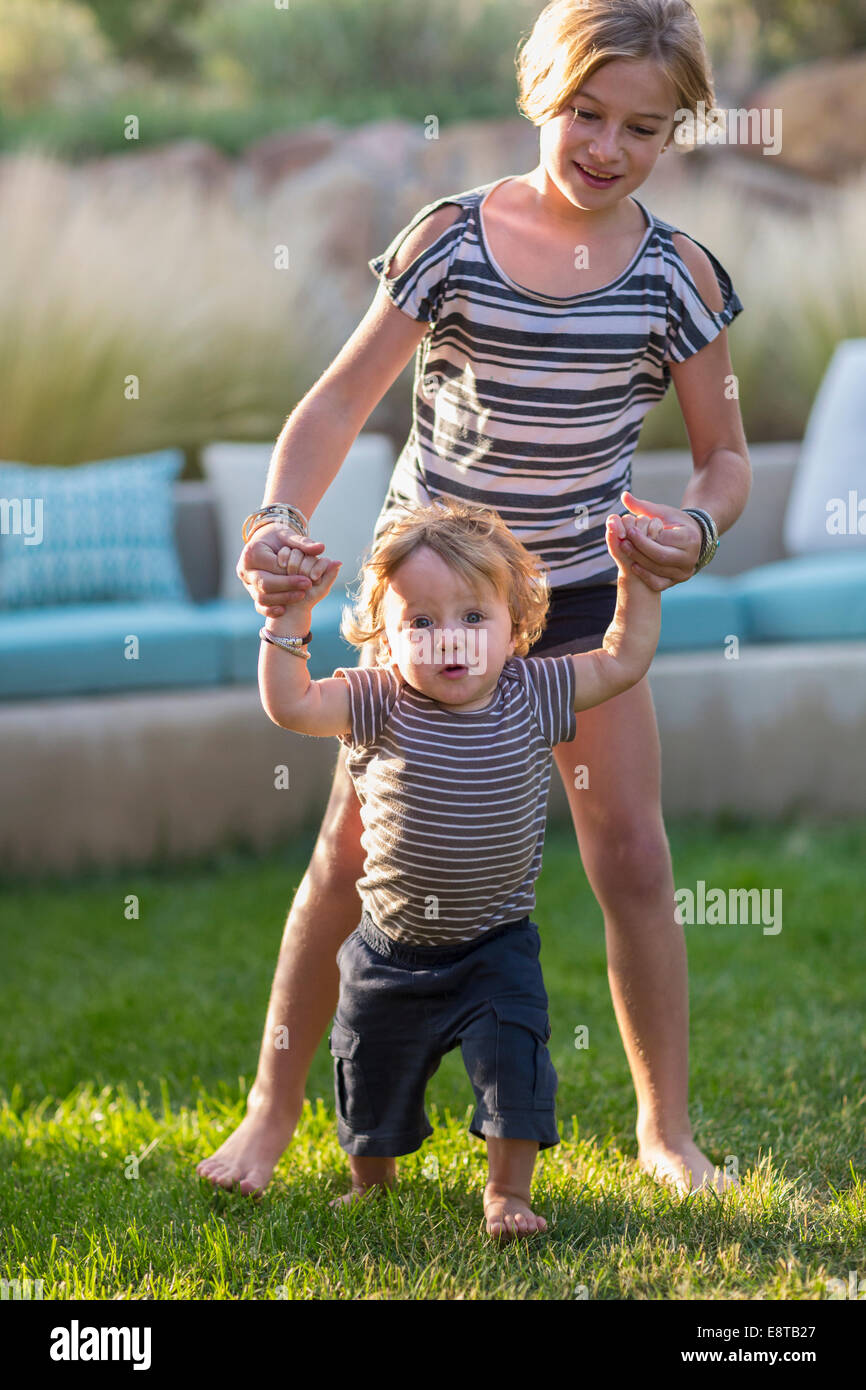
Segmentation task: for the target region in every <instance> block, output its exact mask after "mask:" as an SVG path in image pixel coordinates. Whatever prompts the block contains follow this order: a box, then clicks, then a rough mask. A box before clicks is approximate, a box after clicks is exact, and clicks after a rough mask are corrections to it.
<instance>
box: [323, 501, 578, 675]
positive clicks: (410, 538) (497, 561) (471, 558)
mask: <svg viewBox="0 0 866 1390" xmlns="http://www.w3.org/2000/svg"><path fill="white" fill-rule="evenodd" d="M421 546H427V547H428V548H429V549H430V550H432V551H434V552H435V554H437V555H439V556H441V558H442V559H443V560H444V561H445V562H446V564H447V565H449V566H450V568H451V569H453V570H455V571H456V572H457V573H458V574H459V575H460V577H461V578H462V579H463V580H464V581H465V582H466V583H467V584H468V585H470V587H473V588H477V587H478V585H479V583H484V584H489V585H491V587H492V588H493V589H494V590H495V592H496V593H497V594H499V596H500V597H501V598H503V599H504V600H505V601H506V602H507V604H508V611H509V613H510V614H511V624H512V627H511V635H512V637H513V638H514V639H515V646H514V654H515V656H525V655H526V653H527V652H528V651H529V649H530V647H531V646H532V644H533V643H534V642H536V641H537V640H538V638H539V637H540V636H541V634H542V632H543V631H544V628H545V625H546V622H547V608H548V604H549V603H550V587H549V582H548V578H547V570H546V567H545V565H544V563H543V561H541V560H539V559H537V558H536V557H535V556H534V555H532V554H531V553H530V552H529V551H528V550H527V549H526V546H525V545H522V544H521V543H520V541H519V540H517V538H516V537H515V536H513V535H512V534H511V532H510V531H509V529H508V527H507V526H506V525H505V522H504V521H503V520H502V518H501V517H500V515H499V513H498V512H496V511H494V510H493V508H492V507H484V506H481V505H479V504H478V503H475V502H462V501H459V500H457V499H454V498H445V497H439V498H436V499H435V501H433V502H432V503H430V504H429V505H427V506H420V505H412V506H410V505H401V506H400V509H399V511H398V512H396V513H395V516H394V519H393V520H392V521H390V522H389V523H388V525H387V526H386V527H385V529H384V530H383V531H381V532H380V534H379V535H378V536H377V538H376V540H375V541H374V542H373V545H372V548H371V550H370V553H369V556H368V558H367V559H366V560H365V562H364V565H363V567H362V569H361V576H360V589H359V592H358V594H357V596H356V598H355V602H354V605H353V607H352V608H345V609H344V610H343V620H342V623H341V625H340V631H341V632H342V634H343V636H344V637H345V639H346V641H347V642H351V644H352V645H353V646H354V647H359V648H361V647H363V646H364V645H365V644H366V643H368V642H376V643H377V646H376V660H377V661H378V662H381V661H383V660H384V657H385V649H384V646H383V643H382V638H383V636H384V633H385V623H384V620H383V616H382V615H383V603H384V598H385V590H386V589H387V587H388V584H389V583H390V581H391V576H392V575H393V574H394V573H395V571H396V570H397V569H398V568H399V566H400V565H401V564H402V563H403V561H404V560H406V559H408V558H409V556H410V555H412V554H413V553H414V552H415V551H416V550H418V549H419V548H420V547H421Z"/></svg>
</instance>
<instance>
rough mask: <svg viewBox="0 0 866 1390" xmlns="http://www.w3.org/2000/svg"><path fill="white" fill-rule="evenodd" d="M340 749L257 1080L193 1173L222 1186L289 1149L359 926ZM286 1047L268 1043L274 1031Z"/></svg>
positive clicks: (288, 933)
mask: <svg viewBox="0 0 866 1390" xmlns="http://www.w3.org/2000/svg"><path fill="white" fill-rule="evenodd" d="M344 761H345V750H344V749H343V748H342V746H341V748H340V755H339V760H338V763H337V770H336V773H335V776H334V783H333V786H332V789H331V796H330V800H329V801H328V806H327V809H326V811H325V816H324V820H323V822H322V828H321V830H320V832H319V838H318V840H317V841H316V846H315V849H314V850H313V855H312V858H311V860H310V864H309V867H308V869H307V872H306V873H305V874H304V877H303V879H302V880H301V883H300V886H299V887H298V891H297V893H296V894H295V899H294V902H293V903H292V907H291V911H290V912H289V916H288V920H287V922H286V926H285V930H284V932H283V939H282V944H281V946H280V955H279V960H278V961H277V968H276V974H275V975H274V982H273V985H272V987H271V998H270V1003H269V1005H268V1013H267V1019H266V1022H265V1030H264V1035H263V1037H262V1045H261V1051H260V1053H259V1065H258V1071H257V1073H256V1079H255V1082H254V1083H253V1086H252V1089H251V1090H250V1094H249V1097H248V1099H247V1113H246V1115H245V1116H244V1118H243V1120H242V1121H241V1123H240V1125H239V1126H238V1128H237V1129H236V1130H235V1131H234V1133H233V1134H231V1135H230V1136H229V1138H228V1139H227V1140H226V1141H225V1143H224V1144H221V1145H220V1147H219V1148H218V1149H217V1150H216V1152H215V1153H214V1154H212V1155H211V1157H210V1158H206V1159H204V1160H203V1161H202V1162H201V1163H199V1164H198V1165H197V1168H196V1172H197V1173H198V1174H199V1175H200V1176H201V1177H203V1178H207V1179H209V1181H210V1182H212V1183H214V1184H216V1185H219V1186H220V1187H227V1188H232V1187H235V1186H236V1185H238V1184H239V1185H240V1190H241V1192H244V1193H250V1192H257V1191H260V1190H261V1189H262V1188H264V1187H265V1186H266V1185H267V1183H268V1182H269V1181H270V1178H271V1174H272V1173H273V1170H274V1168H275V1166H276V1164H277V1162H278V1160H279V1158H280V1155H281V1154H282V1152H283V1150H284V1149H285V1148H286V1147H287V1145H288V1143H289V1141H290V1139H291V1137H292V1134H293V1133H294V1130H295V1125H296V1124H297V1122H298V1117H299V1115H300V1112H301V1108H302V1106H303V1102H304V1087H305V1084H306V1080H307V1071H308V1070H309V1066H310V1062H311V1061H312V1058H313V1055H314V1053H315V1051H316V1048H317V1047H318V1045H319V1042H320V1041H321V1038H322V1034H323V1033H324V1031H325V1029H326V1027H327V1026H328V1023H329V1022H330V1020H331V1018H332V1016H333V1013H334V1010H335V1009H336V1007H337V996H338V993H339V982H340V976H339V970H338V968H337V963H336V955H337V952H338V950H339V949H340V946H341V944H342V943H343V941H345V939H346V937H347V936H348V935H349V933H350V932H352V931H353V930H354V929H355V927H356V926H357V925H358V922H359V921H360V917H361V903H360V899H359V897H358V892H357V889H356V888H355V883H356V880H357V879H358V878H360V876H361V873H362V870H363V860H364V854H363V850H362V848H361V843H360V839H361V817H360V809H359V806H358V799H357V797H356V795H355V789H354V787H353V786H352V781H351V778H350V777H349V774H348V773H347V772H346V769H345V765H344ZM281 1026H282V1027H285V1028H287V1029H288V1039H289V1046H288V1047H287V1048H286V1047H279V1048H278V1047H276V1046H275V1045H274V1044H275V1040H276V1039H277V1037H278V1036H279V1035H278V1029H279V1028H280V1027H281Z"/></svg>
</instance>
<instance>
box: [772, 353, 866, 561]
mask: <svg viewBox="0 0 866 1390" xmlns="http://www.w3.org/2000/svg"><path fill="white" fill-rule="evenodd" d="M784 540H785V547H786V549H787V551H788V553H789V554H791V555H815V554H820V553H822V552H825V551H834V552H836V553H838V552H839V551H840V550H843V549H845V550H851V549H856V548H858V547H859V548H861V549H862V548H864V547H866V338H849V339H848V340H847V341H846V342H844V343H840V344H839V345H838V347H837V348H836V351H835V353H834V354H833V357H832V358H831V361H830V365H829V366H828V368H827V371H826V373H825V375H824V379H823V381H822V382H821V385H820V387H819V388H818V393H817V395H816V397H815V401H814V404H813V406H812V411H811V414H810V415H809V420H808V424H807V426H806V432H805V435H804V437H803V448H802V451H801V454H800V460H799V463H798V464H797V471H796V473H795V474H794V481H793V483H792V485H791V493H790V496H789V498H788V507H787V511H786V513H785V528H784Z"/></svg>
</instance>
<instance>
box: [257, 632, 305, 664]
mask: <svg viewBox="0 0 866 1390" xmlns="http://www.w3.org/2000/svg"><path fill="white" fill-rule="evenodd" d="M259 637H260V638H261V639H262V641H263V642H270V643H271V645H272V646H274V647H282V649H283V651H284V652H291V654H292V656H299V657H300V658H301V660H302V661H309V659H310V653H309V652H305V651H302V650H301V648H302V647H305V646H306V644H307V643H308V642H309V641H310V639H311V637H312V633H309V632H308V633H307V635H306V637H277V635H276V633H274V632H271V631H270V630H269V629H268V628H266V627H262V628H259Z"/></svg>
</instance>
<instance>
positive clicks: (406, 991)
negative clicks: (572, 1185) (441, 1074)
mask: <svg viewBox="0 0 866 1390" xmlns="http://www.w3.org/2000/svg"><path fill="white" fill-rule="evenodd" d="M540 948H541V941H540V937H539V932H538V927H537V926H536V925H535V923H534V922H532V921H530V919H529V918H528V917H523V918H521V919H520V920H518V921H513V922H506V923H503V924H502V925H501V926H499V927H494V928H493V929H492V930H491V931H490V932H489V933H487V934H485V935H484V936H481V937H479V939H478V940H477V941H471V942H464V943H463V944H462V945H460V946H456V947H453V948H452V947H450V946H426V947H420V946H406V945H404V944H402V943H397V942H394V941H392V940H391V938H390V937H388V936H386V935H385V934H384V932H381V931H380V930H379V928H378V927H377V926H376V925H375V923H374V922H373V920H372V918H371V917H370V916H369V914H368V913H366V912H365V913H364V914H363V916H362V918H361V922H360V925H359V926H358V927H356V929H355V930H354V931H353V932H352V934H351V935H350V936H348V937H347V938H346V940H345V941H344V942H343V944H342V946H341V947H340V949H339V951H338V952H337V963H338V965H339V967H340V997H339V1002H338V1005H337V1012H336V1015H335V1017H334V1023H333V1027H332V1030H331V1036H330V1047H331V1053H332V1055H333V1057H334V1092H335V1099H336V1105H337V1134H338V1139H339V1142H340V1146H341V1147H342V1148H343V1149H344V1150H345V1151H346V1152H347V1153H350V1154H381V1155H398V1154H408V1153H414V1151H415V1150H416V1149H419V1148H420V1147H421V1145H422V1144H423V1142H424V1140H425V1139H427V1138H428V1137H429V1136H430V1135H431V1134H432V1133H433V1127H432V1125H431V1124H430V1121H429V1119H428V1117H427V1112H426V1110H425V1109H424V1092H425V1089H426V1086H427V1083H428V1081H429V1080H430V1078H431V1077H432V1076H433V1074H434V1073H435V1071H436V1070H437V1068H438V1066H439V1063H440V1062H441V1060H442V1058H443V1056H444V1055H445V1053H446V1052H451V1051H452V1050H453V1049H454V1048H456V1047H458V1046H459V1047H460V1048H461V1050H462V1053H463V1061H464V1064H465V1066H466V1070H467V1072H468V1074H469V1079H470V1081H471V1082H472V1087H473V1089H474V1091H475V1100H476V1108H475V1113H474V1115H473V1116H472V1121H471V1124H470V1126H469V1129H470V1132H471V1133H472V1134H474V1135H476V1136H477V1137H478V1138H479V1139H483V1138H486V1137H488V1136H490V1137H495V1138H501V1139H533V1140H536V1141H537V1142H538V1145H539V1147H540V1148H542V1149H548V1148H551V1147H552V1146H553V1145H554V1144H558V1143H559V1142H560V1138H559V1133H558V1131H557V1128H556V1114H555V1106H554V1099H555V1096H556V1089H557V1085H558V1078H557V1075H556V1071H555V1069H554V1066H553V1062H552V1061H551V1058H550V1053H549V1052H548V1049H547V1042H548V1039H549V1037H550V1023H549V1021H548V1015H547V1008H548V998H547V991H546V990H545V987H544V980H543V978H542V974H541V963H540V960H539V953H540Z"/></svg>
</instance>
